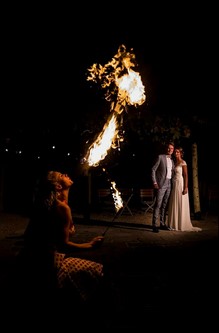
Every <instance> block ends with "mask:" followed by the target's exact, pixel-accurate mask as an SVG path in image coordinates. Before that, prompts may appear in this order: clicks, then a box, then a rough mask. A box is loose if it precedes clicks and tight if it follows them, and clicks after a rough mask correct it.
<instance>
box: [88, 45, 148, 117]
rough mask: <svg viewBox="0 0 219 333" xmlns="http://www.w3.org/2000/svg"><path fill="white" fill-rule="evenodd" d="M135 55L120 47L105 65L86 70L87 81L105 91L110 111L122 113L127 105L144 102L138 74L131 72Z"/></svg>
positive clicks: (95, 65) (142, 86)
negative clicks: (109, 103) (96, 84)
mask: <svg viewBox="0 0 219 333" xmlns="http://www.w3.org/2000/svg"><path fill="white" fill-rule="evenodd" d="M134 67H135V55H134V53H132V52H127V50H126V47H125V46H124V45H121V46H120V47H119V49H118V53H117V54H116V55H115V56H114V57H113V58H112V60H111V61H109V62H108V63H107V64H106V65H104V66H102V65H97V64H93V65H92V66H91V68H89V69H88V72H89V75H88V77H87V81H93V82H95V83H99V84H100V85H101V87H102V88H103V89H104V90H105V99H106V100H107V101H109V102H111V111H116V112H117V113H119V114H120V113H122V112H123V111H124V110H125V108H126V106H127V105H134V106H138V105H142V104H143V103H144V102H145V100H146V95H145V88H144V85H143V83H142V81H141V77H140V74H139V73H138V72H136V71H134V70H133V68H134Z"/></svg>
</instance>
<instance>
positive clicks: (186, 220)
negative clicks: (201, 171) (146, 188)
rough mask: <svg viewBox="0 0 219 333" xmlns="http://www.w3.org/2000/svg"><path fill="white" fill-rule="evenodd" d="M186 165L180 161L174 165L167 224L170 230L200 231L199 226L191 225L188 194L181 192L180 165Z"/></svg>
mask: <svg viewBox="0 0 219 333" xmlns="http://www.w3.org/2000/svg"><path fill="white" fill-rule="evenodd" d="M183 165H186V162H185V161H182V162H181V163H180V164H179V165H177V166H176V167H175V170H174V171H175V174H174V178H173V188H172V191H171V194H170V200H169V207H168V226H169V228H170V229H171V230H179V231H201V230H202V229H201V228H198V227H193V225H192V223H191V218H190V205H189V194H188V193H187V194H184V195H183V194H182V192H183V175H182V166H183Z"/></svg>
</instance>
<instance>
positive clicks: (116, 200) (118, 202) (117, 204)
mask: <svg viewBox="0 0 219 333" xmlns="http://www.w3.org/2000/svg"><path fill="white" fill-rule="evenodd" d="M111 190H112V191H113V193H112V196H113V200H114V204H115V209H116V212H118V211H119V210H120V209H121V208H122V207H123V201H122V198H121V193H120V192H119V191H118V190H117V188H116V183H115V182H113V181H112V182H111Z"/></svg>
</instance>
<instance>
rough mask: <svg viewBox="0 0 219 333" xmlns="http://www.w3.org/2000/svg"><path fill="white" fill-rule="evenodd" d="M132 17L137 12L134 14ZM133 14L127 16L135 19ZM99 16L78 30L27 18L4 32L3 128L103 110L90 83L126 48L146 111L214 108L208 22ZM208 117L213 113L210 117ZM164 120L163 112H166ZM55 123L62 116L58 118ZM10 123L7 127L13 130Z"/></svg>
mask: <svg viewBox="0 0 219 333" xmlns="http://www.w3.org/2000/svg"><path fill="white" fill-rule="evenodd" d="M131 13H132V12H131ZM131 13H130V14H131ZM148 16H149V15H147V14H146V15H145V20H144V21H142V18H140V17H139V20H138V17H136V16H133V18H132V17H127V16H125V14H124V16H123V17H122V18H121V16H118V17H117V16H116V11H115V12H114V17H110V16H109V18H110V21H109V18H108V16H106V19H104V17H103V16H102V17H101V18H100V17H93V16H92V15H90V16H89V17H88V18H85V17H84V19H83V20H79V22H77V23H76V22H75V21H74V20H73V19H72V21H69V20H68V19H67V18H66V22H63V21H64V19H62V20H61V21H59V20H58V19H57V20H56V19H54V20H52V19H51V17H50V18H48V19H47V20H46V19H45V18H44V20H43V19H42V18H38V19H37V18H34V19H33V17H32V16H29V17H26V18H25V20H22V19H21V20H18V19H16V21H13V20H12V19H11V21H7V23H6V25H5V27H4V31H3V49H2V50H3V57H2V59H3V60H2V63H3V68H2V70H3V75H2V83H3V85H2V86H3V90H2V95H3V110H2V117H3V119H5V121H4V122H1V127H3V128H4V129H5V126H7V127H8V126H9V127H10V126H11V123H12V122H13V123H14V122H16V125H17V124H18V123H21V124H22V126H24V125H25V126H26V124H24V121H25V123H27V124H28V122H30V123H31V122H32V121H34V123H39V124H41V125H42V124H43V122H45V123H48V124H49V123H50V122H54V123H56V120H55V121H54V119H53V115H54V112H60V114H61V115H62V116H63V115H67V117H73V119H77V118H80V117H81V115H83V113H84V110H85V109H87V107H89V106H90V107H91V110H92V112H94V109H92V104H93V103H94V104H95V107H96V103H98V98H99V96H98V98H97V96H96V89H97V87H95V86H94V87H92V89H91V87H90V85H89V84H88V82H87V81H86V74H87V69H88V68H89V67H90V66H91V65H92V64H93V63H99V64H102V65H104V64H105V63H107V62H108V61H109V60H111V59H112V57H113V56H114V55H115V54H116V53H117V50H118V47H119V46H120V45H122V44H124V45H125V46H126V47H127V49H128V50H130V49H133V53H135V55H136V61H137V64H138V68H137V70H139V72H140V74H141V77H142V80H143V83H144V85H145V90H146V95H147V105H152V106H154V105H155V106H156V107H157V108H159V109H160V111H161V109H162V108H163V109H166V110H167V109H169V110H170V111H171V112H172V111H173V110H174V112H182V110H183V112H189V113H190V112H191V110H194V108H197V109H199V111H198V112H199V113H200V114H204V113H205V108H206V106H208V103H209V93H210V92H209V91H208V90H209V82H208V81H209V75H210V69H209V68H210V66H211V63H210V57H209V53H210V45H211V40H210V38H209V32H208V30H206V25H205V21H203V20H202V17H200V16H198V15H197V13H196V16H195V14H194V12H189V13H187V16H186V17H183V15H182V17H180V16H179V14H177V13H176V14H175V15H170V14H169V15H168V16H163V18H162V20H161V19H160V16H156V13H153V18H152V17H150V16H149V17H148ZM208 111H209V110H208ZM161 112H162V111H161ZM56 117H57V116H56ZM8 122H9V123H8Z"/></svg>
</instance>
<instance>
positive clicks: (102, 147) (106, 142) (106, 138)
mask: <svg viewBox="0 0 219 333" xmlns="http://www.w3.org/2000/svg"><path fill="white" fill-rule="evenodd" d="M117 133H118V122H117V120H116V116H115V115H113V116H112V117H111V119H109V121H108V123H107V124H106V125H105V126H104V128H103V131H102V132H101V133H100V134H99V136H98V137H97V139H96V141H95V142H94V143H93V144H92V145H91V146H90V148H89V156H88V158H87V162H88V165H89V166H97V165H98V164H99V162H100V161H101V160H103V159H104V158H105V156H106V155H107V152H108V150H109V149H110V148H111V147H112V146H113V143H114V140H115V138H116V136H117Z"/></svg>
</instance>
